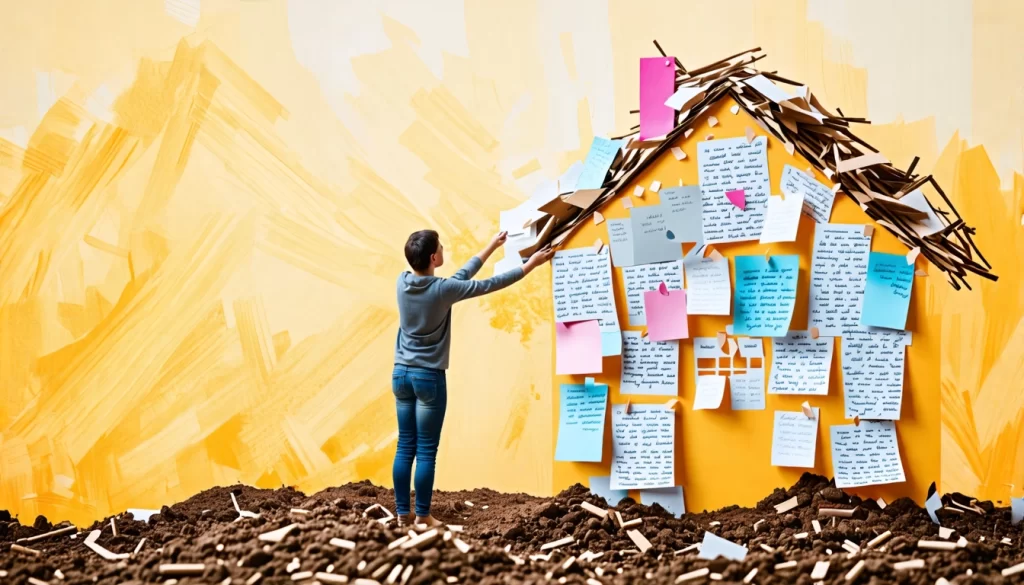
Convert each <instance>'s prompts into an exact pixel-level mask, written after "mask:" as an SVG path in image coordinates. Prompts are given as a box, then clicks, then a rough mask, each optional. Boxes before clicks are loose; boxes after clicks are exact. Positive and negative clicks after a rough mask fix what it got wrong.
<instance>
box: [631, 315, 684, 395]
mask: <svg viewBox="0 0 1024 585" xmlns="http://www.w3.org/2000/svg"><path fill="white" fill-rule="evenodd" d="M620 382H621V384H620V386H619V393H620V394H654V395H658V396H676V395H678V394H679V342H678V341H651V340H650V338H649V337H641V336H640V332H639V331H623V332H622V377H621V380H620Z"/></svg>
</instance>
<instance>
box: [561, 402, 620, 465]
mask: <svg viewBox="0 0 1024 585" xmlns="http://www.w3.org/2000/svg"><path fill="white" fill-rule="evenodd" d="M560 403H561V404H560V408H559V411H558V444H557V445H556V447H555V461H590V462H600V461H601V456H602V454H603V452H604V417H605V413H606V412H607V410H608V386H607V385H606V384H562V388H561V397H560Z"/></svg>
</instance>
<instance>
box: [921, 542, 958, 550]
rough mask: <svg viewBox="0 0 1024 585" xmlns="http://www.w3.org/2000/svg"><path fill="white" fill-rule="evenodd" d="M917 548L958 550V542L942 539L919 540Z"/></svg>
mask: <svg viewBox="0 0 1024 585" xmlns="http://www.w3.org/2000/svg"><path fill="white" fill-rule="evenodd" d="M917 548H919V549H922V550H956V543H955V542H945V541H941V540H919V541H917Z"/></svg>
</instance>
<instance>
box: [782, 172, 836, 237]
mask: <svg viewBox="0 0 1024 585" xmlns="http://www.w3.org/2000/svg"><path fill="white" fill-rule="evenodd" d="M779 191H782V194H783V195H786V196H787V197H788V196H789V195H790V194H797V193H799V194H801V195H803V196H804V209H803V212H804V213H806V214H807V215H808V216H809V217H810V218H811V219H813V220H814V221H816V222H818V223H828V220H829V218H831V217H832V204H833V203H835V200H836V194H835V192H833V191H832V189H830V188H828V187H826V186H825V185H822V184H821V183H819V182H818V181H816V180H815V179H814V177H813V176H812V175H809V174H807V173H806V172H804V171H801V170H800V169H798V168H796V167H794V166H793V165H786V168H785V170H783V171H782V180H781V181H780V182H779Z"/></svg>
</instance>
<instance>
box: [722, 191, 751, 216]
mask: <svg viewBox="0 0 1024 585" xmlns="http://www.w3.org/2000/svg"><path fill="white" fill-rule="evenodd" d="M725 198H726V199H728V200H729V201H730V202H731V203H732V204H733V205H735V206H736V207H739V208H740V209H741V210H743V211H746V210H747V194H746V192H744V191H743V189H736V190H735V191H726V192H725Z"/></svg>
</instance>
